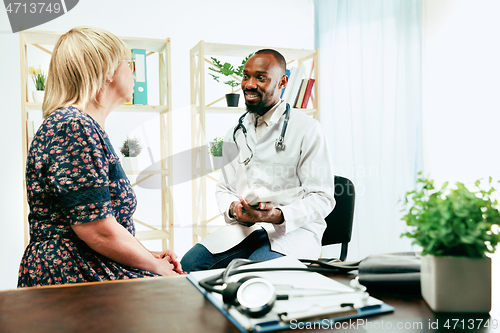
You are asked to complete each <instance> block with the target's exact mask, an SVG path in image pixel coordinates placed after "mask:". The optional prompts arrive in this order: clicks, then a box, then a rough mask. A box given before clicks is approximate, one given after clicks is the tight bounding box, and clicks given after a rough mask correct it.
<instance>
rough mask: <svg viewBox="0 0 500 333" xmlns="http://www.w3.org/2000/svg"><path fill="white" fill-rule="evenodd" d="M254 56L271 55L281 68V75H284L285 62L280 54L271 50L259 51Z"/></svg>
mask: <svg viewBox="0 0 500 333" xmlns="http://www.w3.org/2000/svg"><path fill="white" fill-rule="evenodd" d="M255 54H272V55H273V56H274V59H276V61H277V62H278V65H279V66H280V67H281V71H282V75H285V74H286V60H285V57H283V55H282V54H281V53H279V52H278V51H276V50H273V49H261V50H258V51H257V52H255Z"/></svg>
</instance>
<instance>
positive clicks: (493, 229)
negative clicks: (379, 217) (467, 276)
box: [401, 173, 500, 258]
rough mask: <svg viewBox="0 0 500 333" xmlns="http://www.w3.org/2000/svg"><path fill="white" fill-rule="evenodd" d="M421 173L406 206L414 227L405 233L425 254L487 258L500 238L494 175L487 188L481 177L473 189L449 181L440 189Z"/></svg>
mask: <svg viewBox="0 0 500 333" xmlns="http://www.w3.org/2000/svg"><path fill="white" fill-rule="evenodd" d="M419 175H420V177H419V179H418V180H417V188H416V189H415V190H413V191H410V192H407V193H406V196H405V200H404V209H403V211H405V212H406V215H404V217H403V220H404V221H406V224H407V225H408V226H410V227H414V228H413V231H410V232H406V233H403V234H402V235H401V236H402V237H403V236H406V237H409V238H413V239H414V241H413V244H418V245H420V246H421V247H422V248H423V251H422V254H424V255H425V254H431V255H434V256H464V257H470V258H485V257H486V255H485V253H486V252H489V253H493V252H494V251H495V247H496V245H497V244H498V242H499V240H500V234H499V223H500V212H499V211H498V209H497V206H498V202H497V200H495V199H493V198H492V197H491V194H492V193H493V192H495V189H494V188H493V187H492V178H491V177H490V178H489V182H488V188H487V189H483V186H482V185H481V180H478V181H476V182H475V184H474V187H475V188H474V189H473V190H472V191H471V190H469V189H468V188H467V187H466V186H465V185H464V184H463V183H460V182H457V183H456V188H450V189H449V188H448V182H445V183H444V184H443V186H442V187H441V188H440V189H439V190H437V189H436V188H435V187H434V181H433V180H431V179H427V178H425V177H422V175H421V173H420V174H419Z"/></svg>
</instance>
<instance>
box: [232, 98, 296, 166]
mask: <svg viewBox="0 0 500 333" xmlns="http://www.w3.org/2000/svg"><path fill="white" fill-rule="evenodd" d="M247 114H248V111H247V112H245V113H244V114H243V115H242V116H241V117H240V119H239V120H238V125H236V127H235V128H234V132H233V141H234V143H235V144H236V148H238V151H239V150H240V146H239V145H238V142H237V141H236V132H238V130H239V129H240V128H241V131H242V132H243V135H244V136H245V144H246V145H247V148H248V150H250V157H247V158H246V159H245V160H244V161H243V162H241V161H240V160H239V158H238V163H240V164H245V165H248V163H250V161H251V160H252V158H253V150H252V148H250V146H249V145H248V140H247V129H246V127H245V125H243V119H245V116H246V115H247ZM289 119H290V104H288V103H286V110H285V120H284V121H283V127H282V128H281V134H280V136H279V137H278V139H276V143H275V144H274V146H275V147H276V150H278V149H279V150H285V144H284V143H283V141H284V139H285V133H286V127H287V125H288V120H289Z"/></svg>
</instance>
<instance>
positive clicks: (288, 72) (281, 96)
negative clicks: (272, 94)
mask: <svg viewBox="0 0 500 333" xmlns="http://www.w3.org/2000/svg"><path fill="white" fill-rule="evenodd" d="M286 76H288V78H290V70H289V69H288V68H287V69H286ZM285 89H286V87H285V88H282V89H281V95H280V98H283V93H284V92H285Z"/></svg>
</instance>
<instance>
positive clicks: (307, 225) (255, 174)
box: [201, 102, 335, 259]
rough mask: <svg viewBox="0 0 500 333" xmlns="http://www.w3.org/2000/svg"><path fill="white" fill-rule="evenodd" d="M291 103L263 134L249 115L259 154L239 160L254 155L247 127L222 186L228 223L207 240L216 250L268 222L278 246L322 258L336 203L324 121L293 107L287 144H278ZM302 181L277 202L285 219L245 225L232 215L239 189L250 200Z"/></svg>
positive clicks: (298, 254) (230, 136)
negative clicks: (328, 218) (328, 221)
mask: <svg viewBox="0 0 500 333" xmlns="http://www.w3.org/2000/svg"><path fill="white" fill-rule="evenodd" d="M285 109H286V103H284V102H283V103H281V104H280V105H278V107H277V108H276V111H275V112H274V114H273V116H272V117H271V119H270V125H269V126H268V127H267V130H266V132H265V134H264V135H263V136H262V137H261V138H260V139H259V140H257V137H256V133H255V127H254V124H253V123H252V122H253V119H254V118H253V116H252V115H251V114H248V115H247V116H246V117H245V119H244V120H243V124H244V126H245V127H246V129H247V136H248V145H249V146H250V148H251V149H252V150H253V158H252V160H251V161H250V163H249V164H248V165H247V166H245V165H244V164H240V163H238V160H239V161H244V160H245V159H246V158H247V157H249V156H250V151H249V150H248V148H247V145H246V143H245V137H244V135H243V132H242V130H241V129H240V130H238V132H237V133H236V140H237V142H238V145H239V148H240V150H239V156H238V159H234V160H232V161H228V160H225V161H224V165H225V166H224V167H223V172H222V173H221V176H220V179H219V182H218V183H217V188H216V197H217V205H218V207H219V210H220V211H221V214H223V215H224V217H225V220H226V222H227V223H228V224H227V225H226V226H224V227H221V228H219V229H218V230H216V231H215V232H214V233H213V234H211V235H209V236H208V237H206V238H205V239H203V240H202V241H201V244H203V245H204V246H205V247H206V248H207V249H208V250H209V251H210V252H211V253H214V254H215V253H220V252H224V251H226V250H229V249H230V248H232V247H234V246H235V245H237V244H238V243H240V242H241V241H242V240H243V239H245V237H246V236H248V235H249V234H250V233H252V232H253V231H254V230H256V229H260V228H264V229H265V230H266V232H267V234H268V237H269V241H270V244H271V249H272V250H273V251H276V252H279V253H282V254H285V255H289V256H293V257H295V258H300V259H317V258H318V257H319V255H320V254H321V238H322V235H323V232H324V230H325V229H326V222H325V220H324V218H325V217H326V216H327V215H328V214H329V213H330V212H331V211H332V210H333V207H334V206H335V200H334V197H333V188H334V181H333V173H332V170H331V167H330V158H329V152H328V148H327V143H326V139H325V134H324V132H323V129H322V127H321V125H320V124H319V122H318V121H316V120H315V119H313V118H311V117H309V116H307V115H305V114H304V113H303V112H302V111H299V110H296V109H291V110H290V118H289V122H288V127H287V130H286V134H285V138H284V144H285V149H284V150H279V149H276V148H275V142H276V139H277V138H278V136H279V135H280V133H281V129H282V125H283V121H284V119H285V115H284V112H285ZM233 132H234V127H233V128H231V129H230V130H229V131H228V133H227V135H226V137H225V139H224V142H225V144H224V149H223V157H224V159H228V155H230V154H229V153H228V149H229V148H228V147H230V146H231V143H232V142H234V141H233ZM226 143H229V144H226ZM233 147H234V145H233ZM233 151H234V150H233ZM233 156H234V153H233ZM298 186H300V187H302V190H301V191H299V193H297V194H295V195H291V196H290V195H284V196H283V197H282V199H280V200H279V202H275V203H274V206H275V207H278V208H280V209H281V211H282V212H283V216H284V218H285V222H284V223H282V224H280V225H273V224H270V223H264V222H262V223H256V224H255V225H254V226H252V227H244V226H241V225H239V224H237V223H235V222H234V221H232V220H231V219H230V218H229V215H228V210H229V207H230V206H231V203H232V202H233V201H238V200H239V199H238V195H241V196H242V197H243V198H245V199H248V200H249V201H250V200H252V199H253V198H255V197H256V196H258V195H260V194H262V193H267V192H272V191H278V190H282V189H288V188H294V187H298Z"/></svg>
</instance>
